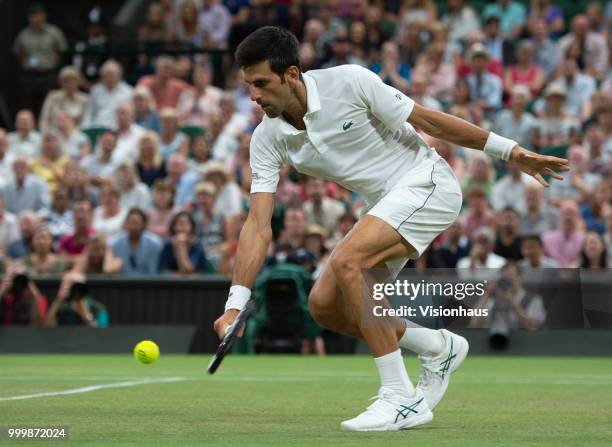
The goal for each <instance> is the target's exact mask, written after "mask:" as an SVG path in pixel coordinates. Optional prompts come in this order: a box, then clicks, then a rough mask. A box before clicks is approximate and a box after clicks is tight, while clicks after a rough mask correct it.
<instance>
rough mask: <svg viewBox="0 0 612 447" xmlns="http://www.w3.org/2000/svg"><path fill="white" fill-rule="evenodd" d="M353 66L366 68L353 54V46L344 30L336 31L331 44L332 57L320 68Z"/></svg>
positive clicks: (363, 62)
mask: <svg viewBox="0 0 612 447" xmlns="http://www.w3.org/2000/svg"><path fill="white" fill-rule="evenodd" d="M344 64H354V65H361V66H362V67H367V64H366V62H365V61H364V60H361V59H359V58H358V57H356V56H355V55H354V54H353V44H352V42H351V40H350V39H349V37H348V33H347V31H346V29H344V28H342V29H340V30H338V32H337V33H336V36H335V37H334V41H333V43H332V57H331V59H330V60H328V61H327V62H326V63H324V64H323V66H322V67H321V68H331V67H337V66H338V65H344Z"/></svg>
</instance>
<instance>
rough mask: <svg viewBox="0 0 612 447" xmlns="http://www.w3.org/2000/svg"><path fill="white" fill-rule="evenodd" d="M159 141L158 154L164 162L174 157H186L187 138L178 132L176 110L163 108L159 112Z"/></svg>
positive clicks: (187, 148) (187, 151)
mask: <svg viewBox="0 0 612 447" xmlns="http://www.w3.org/2000/svg"><path fill="white" fill-rule="evenodd" d="M159 118H160V128H161V132H160V139H159V153H160V155H161V156H162V158H163V160H164V161H165V162H167V161H168V159H169V158H170V157H171V156H172V155H174V154H180V155H182V156H183V157H187V155H188V154H189V137H188V136H187V135H185V134H184V133H183V132H181V131H180V130H179V126H178V117H177V114H176V110H174V109H169V108H164V109H161V111H160V112H159Z"/></svg>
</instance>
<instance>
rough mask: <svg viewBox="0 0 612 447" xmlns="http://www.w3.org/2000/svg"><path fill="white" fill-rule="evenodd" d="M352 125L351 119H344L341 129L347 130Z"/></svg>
mask: <svg viewBox="0 0 612 447" xmlns="http://www.w3.org/2000/svg"><path fill="white" fill-rule="evenodd" d="M352 125H353V121H349V122H348V123H347V122H346V121H345V122H344V124H343V125H342V130H348V129H349V128H350V127H351V126H352Z"/></svg>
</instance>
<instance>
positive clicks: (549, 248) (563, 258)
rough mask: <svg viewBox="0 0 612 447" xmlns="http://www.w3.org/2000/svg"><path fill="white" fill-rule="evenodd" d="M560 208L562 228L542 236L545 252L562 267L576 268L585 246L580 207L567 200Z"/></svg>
mask: <svg viewBox="0 0 612 447" xmlns="http://www.w3.org/2000/svg"><path fill="white" fill-rule="evenodd" d="M559 208H560V209H559V218H560V223H561V225H560V228H559V229H558V230H551V231H548V232H546V233H544V234H543V235H542V242H543V243H544V252H545V253H546V255H547V256H548V257H550V258H552V259H553V260H554V261H556V262H557V263H558V264H559V266H560V267H564V268H566V267H576V266H578V264H579V262H580V252H581V250H582V247H583V245H584V231H583V230H582V228H581V222H580V214H579V210H578V205H576V202H574V201H572V200H565V201H563V202H561V205H560V207H559Z"/></svg>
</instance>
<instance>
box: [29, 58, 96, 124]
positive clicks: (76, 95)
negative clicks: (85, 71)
mask: <svg viewBox="0 0 612 447" xmlns="http://www.w3.org/2000/svg"><path fill="white" fill-rule="evenodd" d="M58 80H59V85H60V88H59V89H58V90H51V91H50V92H49V93H48V94H47V97H46V98H45V102H44V104H43V106H42V112H41V114H40V123H39V125H40V128H41V130H43V131H48V130H53V129H55V128H56V126H57V122H58V121H57V119H58V116H59V114H60V113H66V114H67V115H68V116H69V117H70V118H71V119H72V122H73V123H75V124H76V126H79V124H80V123H81V119H82V118H83V115H84V114H85V109H86V108H87V102H88V101H89V97H88V95H87V94H85V93H82V92H80V91H79V82H80V80H81V74H80V73H79V70H78V69H77V68H75V67H72V66H66V67H64V68H62V69H61V70H60V72H59V76H58Z"/></svg>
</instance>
